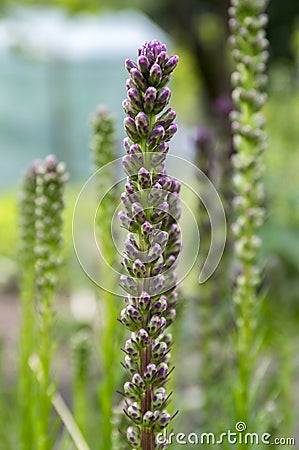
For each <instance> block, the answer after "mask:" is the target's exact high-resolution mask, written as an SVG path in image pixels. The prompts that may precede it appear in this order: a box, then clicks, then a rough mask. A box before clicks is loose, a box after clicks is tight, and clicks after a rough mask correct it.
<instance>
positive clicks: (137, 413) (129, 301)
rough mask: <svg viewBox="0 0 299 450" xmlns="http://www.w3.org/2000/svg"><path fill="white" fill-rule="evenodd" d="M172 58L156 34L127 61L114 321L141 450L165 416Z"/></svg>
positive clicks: (173, 195)
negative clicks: (122, 298)
mask: <svg viewBox="0 0 299 450" xmlns="http://www.w3.org/2000/svg"><path fill="white" fill-rule="evenodd" d="M177 63H178V57H177V56H176V55H174V56H170V57H169V56H168V54H167V49H166V46H165V45H164V44H161V43H160V42H158V41H150V42H147V43H146V44H145V45H143V46H142V47H141V48H140V49H139V50H138V58H137V61H136V62H134V61H132V60H130V59H127V60H126V68H127V70H128V72H129V74H130V78H129V79H128V80H127V83H126V87H127V98H126V99H125V100H124V102H123V108H124V111H125V113H126V115H127V117H126V118H125V120H124V126H125V130H126V133H127V136H128V137H127V138H126V139H125V140H124V147H125V150H126V156H124V158H123V169H124V171H125V172H126V174H127V183H126V185H125V192H124V193H123V194H122V195H121V200H122V203H123V205H124V211H121V212H120V213H119V219H120V221H121V224H122V226H123V227H124V228H126V229H127V230H128V231H129V234H128V238H127V240H126V242H125V255H124V258H123V266H124V269H125V272H126V273H125V274H123V275H121V278H120V284H121V286H122V288H123V289H124V290H125V291H126V293H127V296H126V307H125V308H124V309H123V310H122V311H121V315H120V321H121V322H122V323H123V324H124V325H125V326H126V327H127V328H128V329H129V330H130V331H131V337H130V339H128V340H127V341H126V344H125V348H124V349H123V350H124V352H125V360H124V363H123V365H124V367H125V369H126V370H127V372H128V374H129V376H130V381H127V382H126V383H125V385H124V396H125V398H126V402H125V410H124V412H125V414H126V415H127V416H128V417H129V418H130V420H131V421H132V422H133V426H130V427H129V428H128V430H127V439H128V442H129V444H130V446H131V447H132V448H138V449H142V450H145V449H146V450H152V449H157V448H166V445H167V444H166V443H164V444H158V443H157V442H156V435H157V433H160V432H161V430H163V429H164V428H165V427H167V425H168V424H169V422H170V420H171V419H172V417H171V415H170V414H169V413H168V412H167V411H166V410H165V408H166V406H167V403H168V400H169V395H168V394H167V393H166V384H167V381H168V378H169V374H170V372H171V370H170V369H169V360H170V347H171V343H172V337H171V335H170V334H166V332H165V330H166V328H167V327H168V326H169V325H170V324H171V323H172V322H173V320H174V318H175V315H176V309H175V307H176V303H177V293H176V292H175V288H176V276H175V266H176V261H177V258H178V255H179V253H180V249H181V233H180V228H179V225H178V223H177V221H178V219H179V217H180V204H179V191H180V183H179V182H178V181H177V180H176V179H174V178H172V177H170V176H168V175H167V173H166V169H165V160H166V156H167V153H168V149H169V144H168V142H169V141H170V139H171V138H172V136H173V135H174V134H175V133H176V131H177V125H176V124H175V123H174V120H175V118H176V113H175V111H174V110H173V109H171V108H168V109H166V107H167V105H168V103H169V100H170V96H171V92H170V89H169V88H168V87H167V84H168V82H169V80H170V78H171V74H172V72H173V70H174V69H175V67H176V65H177Z"/></svg>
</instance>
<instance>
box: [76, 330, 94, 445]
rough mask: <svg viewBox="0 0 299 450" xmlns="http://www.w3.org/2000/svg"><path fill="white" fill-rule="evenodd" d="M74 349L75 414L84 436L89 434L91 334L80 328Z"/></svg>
mask: <svg viewBox="0 0 299 450" xmlns="http://www.w3.org/2000/svg"><path fill="white" fill-rule="evenodd" d="M72 351H73V366H74V372H73V389H72V392H73V414H74V418H75V420H76V422H77V424H78V426H79V428H80V430H81V432H82V433H83V435H84V436H88V431H89V427H88V408H89V407H88V389H87V387H88V381H89V379H88V376H89V369H90V356H91V334H90V331H89V330H87V329H84V328H83V329H80V330H78V331H77V332H76V333H75V334H74V336H73V339H72Z"/></svg>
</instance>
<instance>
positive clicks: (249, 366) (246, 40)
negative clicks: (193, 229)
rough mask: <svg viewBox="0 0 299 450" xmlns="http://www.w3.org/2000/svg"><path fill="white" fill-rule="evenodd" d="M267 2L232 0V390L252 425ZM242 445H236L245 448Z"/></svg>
mask: <svg viewBox="0 0 299 450" xmlns="http://www.w3.org/2000/svg"><path fill="white" fill-rule="evenodd" d="M266 4H267V1H266V0H253V1H247V0H231V7H230V9H229V14H230V16H231V18H230V21H229V25H230V29H231V37H230V44H231V46H232V56H233V60H234V69H235V71H234V72H233V74H232V84H233V86H234V89H233V94H232V95H233V100H234V103H235V111H233V112H232V113H231V119H232V132H233V136H234V146H235V148H236V154H235V155H234V156H233V166H234V171H235V173H234V177H233V181H234V186H235V198H234V207H235V212H236V220H235V222H234V225H233V232H234V235H235V254H236V257H237V262H238V267H237V272H238V275H237V277H236V281H235V283H236V285H235V289H234V296H233V300H234V305H235V314H236V358H237V379H236V383H235V388H234V400H235V409H236V422H237V421H239V420H242V421H244V422H245V423H246V424H247V426H248V427H252V425H253V424H254V423H255V419H256V414H257V399H256V391H257V388H256V386H255V384H256V383H257V378H256V373H255V370H256V364H257V358H258V356H259V349H260V340H261V337H262V336H263V332H262V331H261V329H260V328H261V323H260V321H259V314H260V302H261V298H260V296H259V295H258V294H257V287H258V285H259V283H260V280H261V269H260V268H259V267H258V265H257V262H256V259H257V250H258V248H259V246H260V239H259V237H258V236H257V232H258V229H259V228H260V226H261V225H262V223H263V217H264V208H263V201H264V189H263V184H262V180H261V177H262V173H263V167H264V164H263V151H264V149H265V146H266V133H265V131H264V126H265V119H264V115H263V114H262V113H261V108H262V107H263V105H264V103H265V100H266V94H265V86H266V83H267V76H266V75H265V70H266V65H265V64H266V62H267V59H268V52H267V48H268V41H267V39H266V35H265V26H266V24H267V16H266V15H265V14H264V10H265V8H266ZM244 445H245V444H240V445H239V448H243V447H244Z"/></svg>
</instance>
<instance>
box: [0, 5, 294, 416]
mask: <svg viewBox="0 0 299 450" xmlns="http://www.w3.org/2000/svg"><path fill="white" fill-rule="evenodd" d="M228 5H229V2H228V1H227V0H184V1H183V2H182V1H181V0H159V1H158V0H151V1H149V0H139V1H137V0H132V1H126V0H122V1H119V0H109V1H108V0H107V1H105V0H102V1H97V0H56V1H54V0H53V1H52V2H51V1H47V0H44V1H40V2H39V1H37V0H36V1H34V0H32V1H30V0H23V1H22V0H20V1H10V0H2V1H1V4H0V67H1V68H0V155H1V159H0V161H1V164H0V190H1V191H0V229H1V234H0V302H1V303H0V337H2V339H3V342H4V351H5V355H6V356H5V357H6V359H7V361H9V364H7V367H6V370H7V371H8V373H9V374H13V373H14V372H15V358H16V357H15V356H14V349H15V345H16V340H17V330H18V316H17V314H18V306H17V242H18V240H17V196H18V187H19V185H20V177H21V176H22V174H23V172H24V170H25V169H26V167H27V166H28V165H29V163H30V162H31V161H32V160H33V159H35V158H42V157H44V156H45V155H47V154H48V153H54V154H56V155H57V157H58V158H59V159H61V160H63V161H65V162H66V164H67V167H68V171H69V173H70V185H69V188H68V191H67V211H66V214H65V229H66V231H65V239H66V252H65V253H66V254H65V257H66V261H67V264H66V267H65V269H64V273H63V281H62V290H63V292H64V293H66V294H65V295H66V296H68V298H69V297H73V298H74V299H75V300H76V299H78V290H79V287H80V292H79V297H80V298H81V299H82V298H83V299H84V298H85V297H89V293H90V291H92V287H90V284H89V281H88V280H87V278H86V277H85V275H84V274H83V273H82V271H81V269H80V266H79V265H78V263H77V261H76V258H75V254H74V251H73V248H72V240H71V218H72V210H73V206H74V202H75V200H76V197H77V195H78V193H79V191H80V188H81V186H82V183H83V181H85V180H86V178H87V177H88V176H89V175H90V173H91V171H92V161H91V155H90V140H91V131H90V119H91V116H92V114H93V112H94V111H95V109H96V106H97V105H98V104H105V105H106V106H107V107H108V109H109V110H110V111H112V112H113V114H114V116H115V119H116V124H117V141H118V151H119V155H121V154H122V152H123V150H122V139H123V137H124V131H123V127H122V121H123V116H124V115H123V112H122V108H121V102H122V100H123V99H124V98H125V95H126V94H125V80H126V78H127V74H126V71H125V69H124V59H125V58H127V57H130V58H135V57H136V51H137V48H138V47H140V46H141V45H142V44H143V43H144V42H145V41H147V40H151V39H159V40H162V41H164V42H166V43H167V45H168V48H169V52H170V53H177V54H179V56H180V64H179V66H178V69H177V70H176V71H175V73H174V76H173V80H172V92H173V95H172V106H173V107H174V109H175V110H176V111H177V116H178V124H179V132H178V133H177V136H175V138H174V139H173V145H172V150H171V151H172V153H174V154H177V155H180V156H182V157H184V158H186V159H188V160H190V161H193V162H195V163H197V164H199V167H201V168H202V170H204V171H205V172H206V173H207V174H208V175H209V176H210V178H211V179H212V181H213V182H214V184H215V185H216V187H217V188H218V191H219V193H220V195H221V196H222V200H223V203H224V205H225V207H226V211H227V215H228V222H230V221H231V216H230V214H231V211H230V199H231V188H230V184H229V183H230V163H229V157H230V154H231V152H232V146H231V136H230V129H229V122H228V113H229V111H230V110H231V108H232V104H231V100H230V83H229V76H230V71H231V61H230V58H229V52H228V45H227V37H228V29H227V8H228ZM268 14H269V26H268V37H269V40H270V62H269V68H268V74H269V85H268V95H269V101H268V103H267V105H266V108H265V114H266V118H267V131H268V134H269V145H268V149H267V151H266V154H265V177H264V181H265V186H266V206H267V211H268V216H267V220H266V223H265V225H264V227H263V229H262V231H261V234H262V238H263V245H262V249H261V254H260V258H261V263H262V264H263V265H264V266H265V267H266V269H265V286H264V287H265V292H266V296H267V299H268V301H267V307H266V313H265V316H266V317H267V319H268V321H267V326H268V328H267V333H268V335H269V346H270V347H272V350H273V352H275V345H276V344H275V343H276V340H275V339H276V336H280V335H281V334H283V333H285V332H287V333H289V334H288V337H289V339H288V345H289V352H291V354H292V355H293V356H292V358H291V367H290V371H291V372H292V373H293V374H294V375H295V376H294V377H293V378H292V379H293V380H294V385H293V392H294V398H295V399H296V400H298V399H299V378H298V376H297V375H298V364H299V361H298V354H297V355H296V352H294V348H295V346H296V343H297V342H298V337H299V333H298V329H299V328H298V324H299V276H298V275H299V176H298V173H299V127H298V120H299V2H297V1H294V0H285V1H283V2H281V1H279V0H271V1H270V3H269V7H268ZM207 148H209V149H211V151H210V152H208V154H207V152H206V149H207ZM210 158H214V160H212V161H211V160H210ZM215 164H216V166H217V167H218V170H216V172H215V173H214V172H213V170H212V171H211V167H214V166H215ZM84 214H85V212H84V211H83V212H82V216H84ZM195 270H196V268H195ZM197 270H198V269H197ZM221 270H223V265H222V266H221V265H220V267H219V269H218V273H221ZM190 284H191V282H190V281H188V280H187V282H186V290H187V291H188V292H190V293H189V294H188V295H189V296H190V298H189V305H190V307H189V308H188V312H186V313H185V315H184V320H183V324H182V326H181V329H182V330H183V331H182V333H181V336H183V337H182V338H181V341H182V342H181V344H180V345H181V347H180V348H182V350H180V352H181V353H182V355H183V353H185V354H189V356H190V358H189V359H188V360H185V366H184V367H189V366H188V364H189V365H190V368H191V370H190V375H188V376H189V378H190V380H188V382H187V381H184V379H183V377H182V378H181V381H180V385H181V389H182V390H184V393H185V398H184V400H182V405H181V407H182V408H184V407H185V406H186V405H187V404H188V405H189V406H188V407H190V408H192V403H195V404H197V403H196V402H198V398H199V397H200V392H198V390H197V387H196V380H197V377H198V371H197V368H196V367H195V366H194V361H195V360H194V358H192V351H193V350H194V349H196V351H197V344H193V346H194V347H193V348H192V349H190V348H187V351H185V350H184V349H186V347H184V345H186V343H184V341H185V336H187V337H188V336H192V338H193V342H196V339H197V334H196V333H197V328H198V322H196V320H197V319H198V316H197V314H193V313H194V311H195V310H196V308H197V301H196V300H197V299H198V295H199V296H200V294H198V292H197V289H198V288H197V287H193V288H192V289H190ZM192 286H193V285H192ZM84 296H85V297H84ZM194 299H195V300H194ZM75 300H74V301H75ZM87 303H88V302H87ZM187 306H188V305H187ZM60 308H61V309H62V313H61V317H62V318H61V319H60V320H61V321H62V322H63V324H64V325H65V324H69V322H71V319H70V318H69V307H68V306H67V307H64V306H60ZM63 333H64V332H62V334H63ZM184 333H186V334H185V335H184ZM273 336H274V337H273ZM192 364H193V365H192ZM296 374H297V375H296ZM184 376H185V375H184ZM178 377H180V371H179V372H178ZM192 383H193V384H192ZM190 386H191V387H190ZM197 396H198V397H197ZM291 400H292V399H291V398H290V401H291ZM184 402H185V403H184ZM190 405H191V406H190ZM195 408H196V406H195Z"/></svg>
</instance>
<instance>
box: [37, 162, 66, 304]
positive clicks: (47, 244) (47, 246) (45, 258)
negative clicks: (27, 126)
mask: <svg viewBox="0 0 299 450" xmlns="http://www.w3.org/2000/svg"><path fill="white" fill-rule="evenodd" d="M67 178H68V175H67V173H66V168H65V164H64V163H60V162H59V163H58V162H57V160H56V158H55V156H54V155H49V156H47V157H46V159H45V160H44V161H43V162H41V163H40V164H39V165H38V166H37V168H36V199H35V233H36V238H35V247H34V253H35V259H36V264H35V270H36V284H37V297H38V300H39V299H45V298H46V297H48V296H49V295H51V294H52V292H53V291H54V292H55V290H56V286H57V282H58V269H59V267H60V264H61V258H60V247H61V234H62V211H63V208H64V203H63V192H64V188H65V183H66V180H67Z"/></svg>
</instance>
